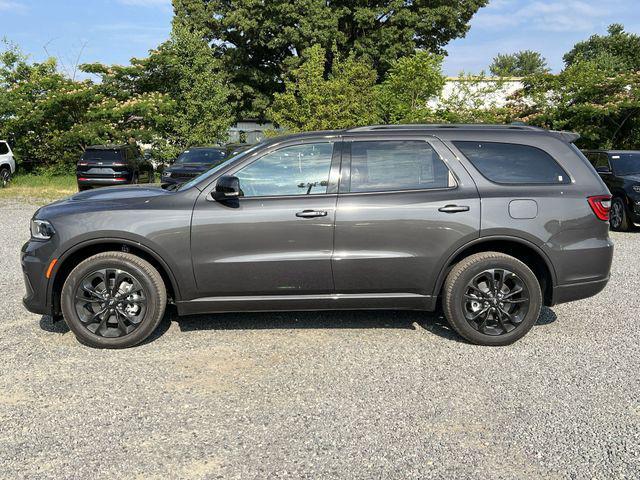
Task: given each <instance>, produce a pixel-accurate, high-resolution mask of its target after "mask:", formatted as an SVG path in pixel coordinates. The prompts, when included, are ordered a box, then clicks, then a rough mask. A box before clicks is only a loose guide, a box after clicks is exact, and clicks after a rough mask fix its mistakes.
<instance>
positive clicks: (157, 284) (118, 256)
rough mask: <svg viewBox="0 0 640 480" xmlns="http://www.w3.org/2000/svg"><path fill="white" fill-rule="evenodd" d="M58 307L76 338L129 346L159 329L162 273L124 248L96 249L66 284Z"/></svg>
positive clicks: (104, 345) (163, 304) (108, 345)
mask: <svg viewBox="0 0 640 480" xmlns="http://www.w3.org/2000/svg"><path fill="white" fill-rule="evenodd" d="M60 300H61V301H60V306H61V309H62V314H63V316H64V319H65V321H66V322H67V324H68V325H69V328H70V329H71V330H72V331H73V333H74V334H75V336H76V338H77V339H78V340H79V341H80V342H81V343H84V344H85V345H88V346H91V347H96V348H126V347H132V346H134V345H137V344H138V343H140V342H142V341H144V340H145V339H146V338H147V337H148V336H149V335H151V333H153V331H154V330H155V329H156V327H157V326H158V324H159V323H160V321H161V320H162V317H163V315H164V311H165V308H166V304H167V291H166V288H165V284H164V281H163V279H162V275H160V273H159V272H158V270H156V268H154V266H153V265H151V264H150V263H149V262H147V261H146V260H144V259H142V258H140V257H138V256H136V255H133V254H131V253H125V252H104V253H98V254H96V255H94V256H92V257H89V258H87V259H86V260H84V261H82V262H80V264H79V265H78V266H77V267H75V268H74V269H73V270H72V271H71V273H70V274H69V276H68V277H67V278H66V280H65V282H64V286H63V288H62V294H61V297H60Z"/></svg>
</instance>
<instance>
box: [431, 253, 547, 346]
mask: <svg viewBox="0 0 640 480" xmlns="http://www.w3.org/2000/svg"><path fill="white" fill-rule="evenodd" d="M442 302H443V307H444V313H445V316H446V317H447V320H448V321H449V323H450V324H451V326H452V327H453V328H454V329H455V330H456V331H457V332H458V333H459V334H460V335H461V336H463V337H464V338H465V339H467V340H468V341H470V342H472V343H475V344H478V345H492V346H499V345H509V344H511V343H513V342H515V341H517V340H519V339H520V338H522V337H523V336H524V335H525V334H526V333H527V332H528V331H529V330H531V327H533V325H534V324H535V323H536V321H537V319H538V316H539V315H540V309H541V307H542V292H541V289H540V284H539V282H538V279H537V278H536V276H535V275H534V273H533V272H532V271H531V269H530V268H529V267H527V266H526V265H525V264H524V263H522V262H521V261H520V260H518V259H516V258H514V257H511V256H509V255H505V254H503V253H499V252H483V253H477V254H475V255H471V256H469V257H467V258H465V259H464V260H462V261H461V262H460V263H458V264H457V265H456V266H455V267H454V268H453V269H452V270H451V272H450V273H449V275H448V276H447V279H446V280H445V283H444V288H443V299H442Z"/></svg>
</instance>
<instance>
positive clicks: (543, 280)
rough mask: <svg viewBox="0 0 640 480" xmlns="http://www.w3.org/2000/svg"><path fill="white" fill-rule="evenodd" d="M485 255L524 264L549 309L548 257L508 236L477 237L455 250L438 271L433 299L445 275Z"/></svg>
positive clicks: (550, 280)
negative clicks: (500, 255) (494, 254)
mask: <svg viewBox="0 0 640 480" xmlns="http://www.w3.org/2000/svg"><path fill="white" fill-rule="evenodd" d="M488 251H494V252H500V253H504V254H507V255H511V256H512V257H514V258H517V259H518V260H520V261H522V262H524V263H525V264H526V265H527V266H528V267H529V268H531V269H532V270H533V273H534V274H535V276H536V278H537V279H538V282H539V283H540V287H541V289H542V296H543V302H544V305H546V306H551V305H553V288H554V286H555V285H556V283H557V279H556V272H555V269H554V267H553V264H552V263H551V261H550V260H549V257H548V256H547V255H546V254H545V253H544V252H543V251H542V249H540V248H539V247H538V246H537V245H535V244H533V243H531V242H529V241H527V240H524V239H522V238H518V237H510V236H490V237H481V238H478V239H476V240H474V241H472V242H469V243H467V244H465V245H463V246H462V247H460V248H459V249H458V250H456V251H455V252H454V253H453V254H452V255H451V256H450V257H449V258H448V259H447V261H446V263H445V264H444V266H443V267H442V268H441V269H440V273H439V275H438V278H437V281H436V288H435V291H434V294H435V296H438V297H439V296H440V294H441V292H442V287H443V285H444V281H445V279H446V278H447V275H448V274H449V272H450V271H451V269H452V268H453V267H454V266H455V265H456V264H457V263H459V262H460V261H461V260H463V259H465V258H467V257H469V256H471V255H473V254H476V253H480V252H488Z"/></svg>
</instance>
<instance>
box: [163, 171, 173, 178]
mask: <svg viewBox="0 0 640 480" xmlns="http://www.w3.org/2000/svg"><path fill="white" fill-rule="evenodd" d="M162 176H163V177H170V176H171V172H164V173H163V174H162Z"/></svg>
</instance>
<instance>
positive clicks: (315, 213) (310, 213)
mask: <svg viewBox="0 0 640 480" xmlns="http://www.w3.org/2000/svg"><path fill="white" fill-rule="evenodd" d="M326 216H327V212H325V211H323V210H303V211H301V212H298V213H296V217H300V218H315V217H326Z"/></svg>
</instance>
